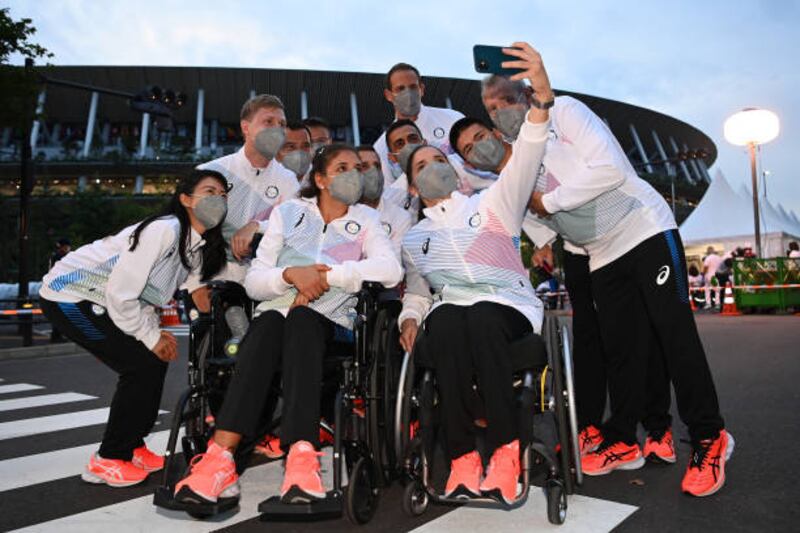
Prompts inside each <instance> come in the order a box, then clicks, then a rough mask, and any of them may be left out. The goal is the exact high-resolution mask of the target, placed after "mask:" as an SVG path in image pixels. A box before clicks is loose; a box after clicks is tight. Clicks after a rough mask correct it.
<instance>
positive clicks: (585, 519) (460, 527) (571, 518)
mask: <svg viewBox="0 0 800 533" xmlns="http://www.w3.org/2000/svg"><path fill="white" fill-rule="evenodd" d="M637 509H638V507H634V506H633V505H626V504H623V503H617V502H612V501H608V500H601V499H600V498H590V497H588V496H581V495H578V494H575V495H572V496H568V501H567V519H566V521H565V522H564V524H562V525H560V526H557V525H553V524H551V523H550V522H548V521H547V499H546V498H545V496H544V493H543V491H542V490H541V488H539V487H531V492H530V494H529V496H528V501H527V502H525V505H523V506H522V507H520V508H518V509H514V510H513V511H510V512H507V511H503V510H500V509H496V510H495V509H486V508H485V507H482V506H481V507H479V506H470V505H466V506H462V507H459V508H458V509H454V510H453V511H451V512H449V513H447V514H444V515H442V516H440V517H439V518H436V519H435V520H431V521H430V522H428V523H426V524H425V525H423V526H420V527H418V528H416V529H414V530H413V531H412V533H433V532H436V533H449V532H454V533H463V532H464V531H503V532H504V533H505V532H508V533H513V532H515V531H520V532H522V531H525V532H527V531H558V533H570V532H584V531H592V532H600V531H611V530H612V529H614V528H615V527H616V526H617V525H619V524H620V523H621V522H622V521H623V520H625V519H626V518H628V517H629V516H630V515H631V514H633V513H634V511H636V510H637Z"/></svg>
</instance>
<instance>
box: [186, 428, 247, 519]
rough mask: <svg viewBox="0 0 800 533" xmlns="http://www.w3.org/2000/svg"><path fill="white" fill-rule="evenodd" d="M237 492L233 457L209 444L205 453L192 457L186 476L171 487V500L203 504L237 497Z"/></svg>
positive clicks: (223, 449)
mask: <svg viewBox="0 0 800 533" xmlns="http://www.w3.org/2000/svg"><path fill="white" fill-rule="evenodd" d="M239 492H240V490H239V476H238V475H237V474H236V463H234V461H233V454H231V452H229V451H228V450H226V449H225V448H223V447H222V446H220V445H218V444H217V443H216V442H214V441H211V442H209V444H208V450H206V453H201V454H198V455H195V456H194V457H193V458H192V462H191V464H190V465H189V474H188V475H187V476H186V477H185V478H183V479H182V480H180V481H179V482H178V484H177V485H176V486H175V499H176V500H177V501H179V502H181V503H197V504H203V503H206V504H207V503H216V502H217V500H218V499H220V498H237V497H238V496H239Z"/></svg>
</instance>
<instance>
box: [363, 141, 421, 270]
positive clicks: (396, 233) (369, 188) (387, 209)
mask: <svg viewBox="0 0 800 533" xmlns="http://www.w3.org/2000/svg"><path fill="white" fill-rule="evenodd" d="M358 157H359V158H360V159H361V174H363V175H364V193H363V195H362V196H361V203H362V204H364V205H368V206H369V207H371V208H373V209H375V210H377V211H378V213H380V219H381V225H382V226H383V229H384V230H386V234H387V235H389V240H390V241H392V246H393V247H394V250H395V253H396V254H397V259H398V261H399V260H400V249H401V246H402V244H403V237H404V236H405V234H406V232H407V231H408V230H409V228H410V227H411V225H412V224H413V220H412V217H411V214H410V213H408V212H407V211H406V210H404V209H403V208H401V207H400V206H398V205H396V204H395V203H393V202H391V201H387V199H386V198H385V197H384V189H383V187H384V181H383V173H382V172H381V160H380V158H379V157H378V154H377V153H376V152H375V149H374V148H373V147H372V146H359V147H358Z"/></svg>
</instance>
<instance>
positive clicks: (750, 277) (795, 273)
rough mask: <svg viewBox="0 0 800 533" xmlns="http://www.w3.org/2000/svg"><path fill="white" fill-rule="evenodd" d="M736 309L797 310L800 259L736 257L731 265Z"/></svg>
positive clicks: (799, 299) (799, 288)
mask: <svg viewBox="0 0 800 533" xmlns="http://www.w3.org/2000/svg"><path fill="white" fill-rule="evenodd" d="M733 279H734V293H735V297H736V306H737V307H738V308H740V309H742V308H761V309H778V310H780V311H786V310H787V309H788V308H790V307H794V308H800V259H797V258H794V259H790V258H788V257H775V258H771V259H760V258H746V259H745V258H739V259H736V260H735V261H734V263H733Z"/></svg>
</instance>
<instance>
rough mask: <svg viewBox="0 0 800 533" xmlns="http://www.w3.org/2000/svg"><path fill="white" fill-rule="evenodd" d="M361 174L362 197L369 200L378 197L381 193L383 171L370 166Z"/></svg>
mask: <svg viewBox="0 0 800 533" xmlns="http://www.w3.org/2000/svg"><path fill="white" fill-rule="evenodd" d="M361 175H362V176H364V194H363V198H364V199H365V200H368V201H370V202H372V201H374V200H377V199H378V198H380V197H381V194H383V172H381V171H380V169H378V168H375V167H370V168H368V169H367V170H366V172H362V173H361Z"/></svg>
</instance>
